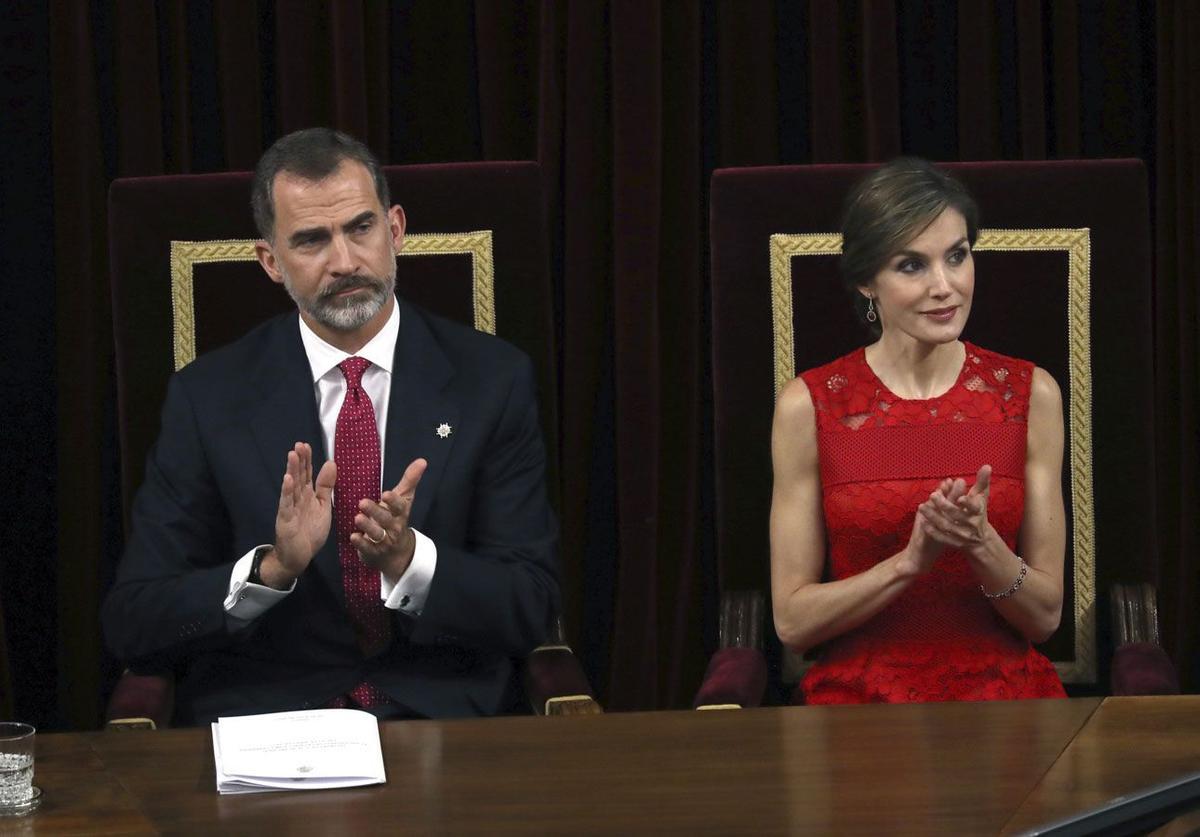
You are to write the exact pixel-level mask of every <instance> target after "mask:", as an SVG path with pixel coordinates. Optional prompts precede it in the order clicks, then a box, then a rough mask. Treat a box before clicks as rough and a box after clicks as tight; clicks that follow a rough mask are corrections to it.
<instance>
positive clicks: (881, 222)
mask: <svg viewBox="0 0 1200 837" xmlns="http://www.w3.org/2000/svg"><path fill="white" fill-rule="evenodd" d="M948 207H952V208H954V209H956V210H958V212H959V213H960V214H961V215H962V217H963V218H964V219H965V220H966V222H967V242H968V243H969V244H970V245H971V246H972V247H974V246H975V239H976V238H977V237H978V235H979V207H978V206H976V205H975V201H974V200H973V199H972V198H971V195H970V194H969V193H968V192H967V190H966V188H965V187H964V186H963V185H962V184H961V183H959V182H958V181H957V180H955V179H954V178H953V177H951V176H950V175H948V174H946V173H945V172H944V171H942V170H940V169H938V168H937V167H935V166H934V165H933V164H932V163H930V162H929V161H927V160H922V159H920V158H917V157H897V158H896V159H895V160H892V161H891V162H890V163H888V164H886V165H884V166H881V167H880V168H878V169H875V171H873V172H871V173H870V174H868V175H867V176H866V177H864V178H863V179H862V180H860V181H858V183H856V184H855V186H854V188H853V189H851V190H850V194H849V195H848V196H847V198H846V204H845V208H844V211H843V213H842V219H843V220H842V257H841V260H840V263H839V267H840V269H841V273H842V281H843V282H844V283H845V285H846V288H847V289H848V290H849V291H850V294H851V296H852V297H853V299H854V307H855V310H857V311H858V316H859V318H860V319H861V320H862V321H863V322H864V323H865V324H866V326H867V328H869V329H870V330H871V332H872V333H873V334H875V335H876V336H878V335H879V333H880V327H879V323H878V322H875V323H872V322H868V321H867V300H866V298H865V297H863V295H862V294H861V293H860V292H859V290H858V289H859V288H860V287H864V286H867V285H870V284H871V281H872V280H873V279H874V278H875V275H876V274H877V273H879V271H880V270H882V269H883V267H884V265H886V264H887V262H888V259H890V258H891V257H892V256H893V255H895V254H896V253H897V252H899V251H900V249H901V248H903V247H904V245H905V244H907V243H908V242H910V241H912V240H913V239H914V238H916V237H917V236H919V235H920V234H921V233H922V232H924V231H925V228H926V227H928V226H929V225H930V224H932V223H933V222H934V220H936V219H937V217H938V216H939V215H941V214H942V212H943V211H944V210H945V209H947V208H948Z"/></svg>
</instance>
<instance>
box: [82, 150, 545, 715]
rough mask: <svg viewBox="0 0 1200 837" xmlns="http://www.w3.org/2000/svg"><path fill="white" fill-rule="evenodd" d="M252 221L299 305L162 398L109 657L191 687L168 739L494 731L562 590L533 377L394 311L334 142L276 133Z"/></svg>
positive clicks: (389, 250)
mask: <svg viewBox="0 0 1200 837" xmlns="http://www.w3.org/2000/svg"><path fill="white" fill-rule="evenodd" d="M252 203H253V206H254V210H255V220H256V223H257V225H258V227H259V232H260V233H261V235H262V237H263V241H262V242H261V243H260V244H259V245H258V248H257V249H258V255H259V261H260V263H261V264H262V267H263V269H264V270H265V271H266V273H267V275H268V276H269V277H270V278H271V279H272V280H273V281H275V282H278V283H280V284H282V285H283V286H284V287H285V288H286V289H287V291H288V293H289V294H290V295H291V297H292V299H293V300H294V301H295V302H296V305H297V308H298V309H299V310H298V313H292V314H289V315H285V316H282V317H278V318H275V319H273V320H270V321H268V322H267V323H264V324H263V325H261V326H259V327H258V328H256V329H255V330H253V331H251V332H250V333H249V334H247V335H246V336H245V337H243V338H241V339H240V340H238V341H236V342H235V343H233V344H230V345H228V346H226V347H224V348H222V349H219V350H217V351H214V352H211V353H209V354H207V355H205V356H203V357H201V358H198V359H197V360H196V361H195V362H193V363H192V364H190V365H188V366H187V367H185V368H184V369H182V370H180V371H179V372H178V373H177V374H176V375H175V376H173V378H172V379H171V382H170V385H169V387H168V393H167V400H166V404H165V405H164V408H163V417H162V428H161V432H160V436H159V439H158V442H157V443H156V445H155V447H154V449H153V450H152V452H151V454H150V456H149V459H148V461H147V466H146V479H145V482H144V484H143V486H142V488H141V490H140V491H139V493H138V496H137V499H136V501H135V503H134V508H133V527H132V533H131V537H130V539H129V543H128V546H127V548H126V551H125V554H124V556H123V558H122V561H121V564H120V567H119V569H118V572H117V578H116V581H115V583H114V585H113V588H112V590H111V591H110V593H109V596H108V599H107V600H106V602H105V606H104V611H103V623H104V628H105V632H106V635H107V638H108V642H109V645H110V647H111V648H112V650H113V651H114V653H116V654H117V655H118V656H119V657H121V658H122V659H125V660H130V661H136V662H139V663H140V664H141V665H143V666H148V667H160V666H170V667H172V668H176V669H179V670H180V671H181V675H180V682H179V687H178V699H177V719H178V720H179V721H181V722H183V723H202V722H205V721H208V720H210V719H213V718H215V717H217V716H220V715H233V714H245V713H251V712H269V711H280V710H286V709H299V708H308V707H320V706H361V707H366V708H369V709H371V710H372V711H374V712H376V713H377V714H379V715H381V716H383V717H389V716H425V717H451V716H463V715H480V714H494V713H496V712H499V711H503V710H504V709H505V708H507V707H508V705H509V704H510V703H511V701H512V693H511V690H510V684H511V680H512V672H513V668H512V659H513V658H514V657H521V656H523V655H525V654H527V653H528V652H529V651H530V650H531V649H532V648H533V647H535V646H536V645H537V644H538V643H539V642H540V641H541V640H542V639H543V637H544V633H545V629H546V626H547V625H548V624H549V621H550V619H551V617H552V614H553V613H555V612H556V611H557V607H558V595H559V594H558V584H557V577H556V564H555V549H556V525H555V522H554V518H553V514H552V513H551V511H550V509H549V506H548V504H547V500H546V492H545V485H544V458H545V452H544V448H543V444H542V438H541V432H540V429H539V426H538V418H537V407H536V403H535V398H534V385H533V373H532V368H531V365H530V363H529V360H528V358H526V357H525V356H524V355H522V354H521V353H520V352H519V351H517V350H516V349H514V348H513V347H512V346H510V345H508V344H506V343H504V342H503V341H501V340H498V339H496V338H494V337H490V336H488V335H485V334H481V333H479V332H476V331H474V330H473V329H470V328H467V327H465V326H462V325H459V324H455V323H452V322H449V321H447V320H444V319H441V318H439V317H435V316H433V315H431V314H429V313H427V312H424V311H422V310H420V309H418V308H416V307H414V306H412V305H409V304H407V303H405V302H403V301H401V300H398V299H397V298H396V297H395V295H394V287H395V275H396V260H395V254H396V252H397V251H398V250H399V249H400V247H401V246H402V245H403V240H404V227H405V217H404V212H403V210H402V209H401V208H400V207H399V206H390V208H389V205H390V200H389V198H388V190H387V183H386V181H385V179H384V176H383V173H382V171H381V170H380V167H379V164H378V162H377V161H376V160H375V158H374V157H373V156H372V155H371V153H370V151H369V150H368V149H367V148H366V147H365V146H363V145H362V144H360V143H358V142H357V141H355V140H353V139H351V138H350V137H347V136H345V135H343V134H339V133H337V132H334V131H331V130H328V129H309V130H306V131H300V132H297V133H295V134H290V135H288V136H286V137H284V138H282V139H280V140H279V141H278V142H277V143H276V144H275V145H274V146H272V148H271V149H269V150H268V151H267V152H266V153H265V154H264V155H263V158H262V160H261V161H260V162H259V165H258V168H257V170H256V172H255V181H254V194H253V196H252Z"/></svg>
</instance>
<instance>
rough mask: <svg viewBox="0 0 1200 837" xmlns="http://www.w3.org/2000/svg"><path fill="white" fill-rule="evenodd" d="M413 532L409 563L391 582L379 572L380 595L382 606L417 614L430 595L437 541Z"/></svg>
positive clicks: (423, 607) (422, 608) (412, 614)
mask: <svg viewBox="0 0 1200 837" xmlns="http://www.w3.org/2000/svg"><path fill="white" fill-rule="evenodd" d="M412 532H413V534H414V535H416V536H417V545H416V547H415V548H414V549H413V557H412V562H411V563H410V564H409V565H408V569H407V570H405V571H404V573H403V574H402V575H401V576H400V578H399V579H398V580H397V581H396V583H395V584H394V585H393V584H392V583H391V582H390V581H388V579H387V576H385V575H384V574H383V573H380V574H379V597H380V598H381V599H383V606H384V607H387V608H391V609H392V610H398V611H400V612H401V613H406V614H408V615H409V616H420V615H421V611H422V610H424V609H425V599H426V598H428V596H429V585H431V584H432V583H433V571H434V570H436V569H437V544H435V543H434V542H433V541H432V540H430V539H429V538H427V537H426V536H425V535H422V534H421V533H420V532H418V531H417V530H416V529H413V530H412Z"/></svg>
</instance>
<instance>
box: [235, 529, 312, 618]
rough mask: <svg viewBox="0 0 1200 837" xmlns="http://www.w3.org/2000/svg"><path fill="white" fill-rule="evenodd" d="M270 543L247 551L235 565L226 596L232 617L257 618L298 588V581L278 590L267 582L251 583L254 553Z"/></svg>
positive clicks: (268, 546)
mask: <svg viewBox="0 0 1200 837" xmlns="http://www.w3.org/2000/svg"><path fill="white" fill-rule="evenodd" d="M270 546H271V545H270V544H263V545H261V546H256V547H254V549H252V550H250V551H249V552H247V553H246V554H245V555H243V556H242V557H241V558H239V559H238V562H237V563H236V564H234V565H233V572H232V573H231V574H230V577H229V594H228V595H227V596H226V597H225V612H226V613H227V614H228V615H229V616H230V617H232V618H234V619H238V620H241V621H243V622H249V621H251V620H252V619H257V618H258V617H259V616H261V615H262V614H263V613H265V612H266V611H267V610H269V609H270V608H271V606H272V605H274V604H275V603H277V602H279V601H281V600H283V599H286V598H287V595H288V593H290V592H292V591H293V590H295V589H296V582H295V581H293V582H292V586H291V587H289V588H288V589H286V590H276V589H275V588H274V587H267V586H266V585H265V584H251V583H250V582H249V581H248V579H249V578H250V566H251V565H252V564H253V563H254V553H256V552H258V550H260V549H268V548H270Z"/></svg>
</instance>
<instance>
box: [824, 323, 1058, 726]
mask: <svg viewBox="0 0 1200 837" xmlns="http://www.w3.org/2000/svg"><path fill="white" fill-rule="evenodd" d="M1032 375H1033V365H1032V364H1031V363H1029V362H1027V361H1023V360H1017V359H1015V358H1010V357H1005V356H1003V355H999V354H996V353H994V352H989V351H986V350H984V349H980V348H977V347H976V346H972V345H970V344H966V360H965V362H964V363H963V368H962V371H961V372H960V373H959V376H958V380H957V381H955V383H954V385H953V386H952V387H951V388H950V389H949V390H948V391H947V392H946V393H945V394H943V395H941V396H939V397H937V398H931V399H929V400H925V401H909V400H905V399H902V398H899V397H897V396H896V395H894V394H893V393H892V392H890V391H889V390H888V389H887V387H886V386H884V384H883V382H882V381H880V380H879V378H877V377H876V376H875V373H874V372H873V371H871V367H870V366H868V365H867V361H866V354H865V350H863V349H859V350H858V351H856V352H853V353H851V354H849V355H846V356H845V357H843V358H840V359H838V360H835V361H834V362H832V363H830V364H827V365H826V366H822V367H819V368H817V369H811V370H809V371H808V372H805V373H804V374H803V375H802V377H803V378H804V382H805V383H806V384H807V385H808V389H809V392H810V393H811V394H812V399H813V403H814V405H815V406H816V420H817V439H818V447H819V452H820V463H821V485H822V489H823V494H824V500H823V503H824V510H825V526H826V535H827V537H828V541H829V568H828V576H829V577H830V579H831V580H837V579H842V578H847V577H849V576H852V575H856V574H858V573H861V572H863V571H864V570H866V569H868V568H870V567H871V566H873V565H875V564H876V563H878V562H879V561H881V560H883V559H885V558H887V557H889V556H891V555H895V554H896V553H897V552H899V551H900V550H901V549H903V548H904V545H905V544H906V543H908V538H909V535H910V533H911V532H912V525H913V518H914V516H915V515H916V510H917V506H919V505H920V504H921V503H922V502H924V501H925V500H926V499H928V497H929V494H930V492H931V491H933V490H934V489H935V488H936V487H937V485H938V484H939V483H940V482H941V481H942V480H943V479H945V478H946V477H963V478H965V479H966V480H967V481H968V484H969V483H971V482H973V481H974V477H975V474H976V473H977V472H978V470H979V468H980V466H981V465H983V464H985V463H987V464H990V465H991V466H992V487H991V493H990V495H989V498H988V519H989V521H990V522H991V524H992V525H993V526H994V527H995V529H996V531H997V532H999V533H1000V536H1001V537H1002V538H1004V542H1005V543H1007V544H1008V546H1009V547H1010V548H1011V549H1013V550H1014V551H1015V549H1016V538H1017V531H1018V530H1019V528H1020V526H1021V517H1022V514H1023V509H1024V504H1025V433H1026V418H1027V416H1028V413H1029V390H1030V382H1031V379H1032ZM1017 595H1020V593H1018V594H1017ZM800 688H801V692H802V694H803V696H804V700H805V702H806V703H905V702H912V701H937V700H992V699H1011V698H1039V697H1065V694H1064V692H1063V687H1062V683H1061V682H1060V681H1059V679H1058V674H1057V673H1056V672H1055V670H1054V666H1053V665H1052V664H1051V663H1050V661H1049V660H1047V659H1046V657H1044V656H1043V655H1042V654H1040V653H1038V652H1037V651H1035V650H1034V649H1033V647H1032V646H1031V645H1030V644H1029V642H1028V640H1026V639H1025V638H1023V637H1022V636H1021V635H1020V634H1018V633H1017V632H1016V631H1015V630H1014V629H1013V628H1012V627H1011V626H1010V625H1009V624H1008V623H1007V622H1005V621H1004V619H1003V618H1002V617H1001V616H1000V615H999V614H998V613H997V612H996V611H995V610H994V609H993V607H992V606H991V604H990V603H989V602H988V600H987V599H985V598H984V597H983V595H981V594H980V592H979V582H978V580H977V579H976V578H975V576H974V574H973V573H972V572H971V569H970V567H969V566H968V564H967V559H966V557H965V556H964V555H963V554H962V553H961V552H958V551H952V550H947V551H946V552H944V553H943V554H942V556H941V557H940V558H939V559H938V561H937V564H936V565H935V566H934V568H933V570H931V571H930V572H928V573H926V574H924V575H922V576H920V577H919V578H917V579H916V580H915V581H914V582H913V583H912V584H911V585H910V586H909V587H907V588H906V589H905V590H904V592H903V593H901V594H900V595H899V596H898V597H897V598H896V599H895V600H893V601H892V603H891V604H889V605H888V606H887V607H886V608H885V609H884V610H882V611H880V612H879V613H878V614H876V615H875V616H874V617H873V618H871V619H870V620H868V621H867V622H865V623H864V624H862V625H860V626H859V627H858V628H855V629H853V630H851V631H847V632H846V633H844V634H842V635H840V636H838V637H836V638H834V639H832V640H830V641H829V642H828V643H826V645H825V646H824V648H823V650H822V654H821V658H820V660H819V661H818V662H817V663H816V664H815V665H814V666H813V667H812V668H810V669H809V670H808V672H807V673H806V675H805V676H804V679H803V680H802V681H801V684H800Z"/></svg>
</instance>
